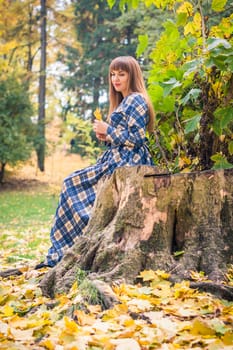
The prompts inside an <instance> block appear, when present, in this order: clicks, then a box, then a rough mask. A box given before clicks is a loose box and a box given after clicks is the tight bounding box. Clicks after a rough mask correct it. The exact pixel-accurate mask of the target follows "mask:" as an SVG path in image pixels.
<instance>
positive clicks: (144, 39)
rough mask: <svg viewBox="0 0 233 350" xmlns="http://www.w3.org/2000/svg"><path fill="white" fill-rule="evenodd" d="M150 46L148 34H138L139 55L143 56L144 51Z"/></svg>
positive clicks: (137, 52)
mask: <svg viewBox="0 0 233 350" xmlns="http://www.w3.org/2000/svg"><path fill="white" fill-rule="evenodd" d="M147 46H148V35H147V34H144V35H139V36H138V46H137V51H136V54H137V57H139V56H141V55H142V54H143V52H144V51H145V50H146V48H147Z"/></svg>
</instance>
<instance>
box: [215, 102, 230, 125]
mask: <svg viewBox="0 0 233 350" xmlns="http://www.w3.org/2000/svg"><path fill="white" fill-rule="evenodd" d="M214 116H215V117H216V118H217V119H218V120H219V121H220V127H221V129H225V128H226V127H227V126H228V124H229V123H230V122H233V112H232V107H231V106H229V107H224V108H218V109H217V110H216V111H215V112H214Z"/></svg>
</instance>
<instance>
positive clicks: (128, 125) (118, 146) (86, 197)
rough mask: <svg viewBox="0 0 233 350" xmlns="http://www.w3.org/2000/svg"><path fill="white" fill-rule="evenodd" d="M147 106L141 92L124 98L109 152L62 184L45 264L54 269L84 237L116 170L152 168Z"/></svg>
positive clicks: (115, 114)
mask: <svg viewBox="0 0 233 350" xmlns="http://www.w3.org/2000/svg"><path fill="white" fill-rule="evenodd" d="M148 120H149V115H148V106H147V104H146V102H145V100H144V98H143V97H142V96H141V95H140V94H139V93H133V94H130V95H128V96H127V97H125V98H124V99H123V100H122V102H121V103H120V105H119V106H118V107H117V109H116V110H115V111H114V112H113V113H112V115H111V118H110V125H109V127H108V129H107V137H106V141H107V142H106V145H107V150H106V151H105V152H104V153H103V154H102V156H100V157H99V158H98V160H97V163H96V164H95V165H93V166H89V167H87V168H85V169H82V170H78V171H75V172H74V173H72V174H71V175H70V176H68V177H67V178H66V179H65V180H64V183H63V189H62V192H61V195H60V200H59V205H58V208H57V211H56V215H55V218H54V224H53V227H52V230H51V234H50V239H51V243H52V246H51V248H50V249H49V250H48V255H47V257H46V260H45V263H46V264H48V265H49V266H54V265H56V264H57V262H58V261H60V260H61V258H62V256H63V255H64V253H65V252H66V250H67V249H68V248H69V247H71V246H72V245H73V244H74V243H75V241H76V240H77V239H78V237H79V236H80V235H81V234H83V232H84V230H85V228H86V226H87V224H88V221H89V217H90V214H91V209H92V207H93V204H94V201H95V196H96V187H97V183H98V181H99V180H100V179H101V178H102V177H103V176H106V175H110V174H112V173H113V171H114V170H115V169H116V168H117V167H122V166H135V165H140V164H145V165H153V161H152V158H151V155H150V153H149V151H148V148H147V146H146V145H145V142H146V137H145V131H146V124H147V123H148Z"/></svg>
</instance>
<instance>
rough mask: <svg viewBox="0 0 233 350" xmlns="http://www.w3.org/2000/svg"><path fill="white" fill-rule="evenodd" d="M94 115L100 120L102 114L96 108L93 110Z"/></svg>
mask: <svg viewBox="0 0 233 350" xmlns="http://www.w3.org/2000/svg"><path fill="white" fill-rule="evenodd" d="M94 116H95V117H96V119H97V120H102V114H101V111H100V109H99V108H96V110H95V111H94Z"/></svg>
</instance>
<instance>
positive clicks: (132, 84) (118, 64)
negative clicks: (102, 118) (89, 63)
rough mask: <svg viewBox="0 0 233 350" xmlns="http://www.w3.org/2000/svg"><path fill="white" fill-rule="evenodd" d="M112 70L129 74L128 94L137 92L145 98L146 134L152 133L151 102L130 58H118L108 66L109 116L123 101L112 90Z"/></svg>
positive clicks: (139, 72) (135, 64) (152, 111)
mask: <svg viewBox="0 0 233 350" xmlns="http://www.w3.org/2000/svg"><path fill="white" fill-rule="evenodd" d="M114 70H122V71H125V72H127V73H128V74H129V82H128V89H127V90H128V94H129V93H132V92H139V93H140V94H142V96H143V97H144V98H145V100H146V102H147V105H148V111H149V122H148V124H147V130H148V132H153V131H154V120H155V112H154V108H153V105H152V103H151V100H150V98H149V96H148V93H147V91H146V87H145V82H144V79H143V75H142V71H141V68H140V66H139V64H138V62H137V61H136V59H135V58H134V57H132V56H119V57H116V58H114V59H113V60H112V62H111V63H110V66H109V114H108V115H109V116H110V115H111V114H112V112H113V111H114V110H115V109H116V108H117V107H118V106H119V104H120V103H121V101H122V100H123V95H122V94H121V92H118V91H116V90H115V89H114V86H113V84H112V80H111V72H112V71H114Z"/></svg>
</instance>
